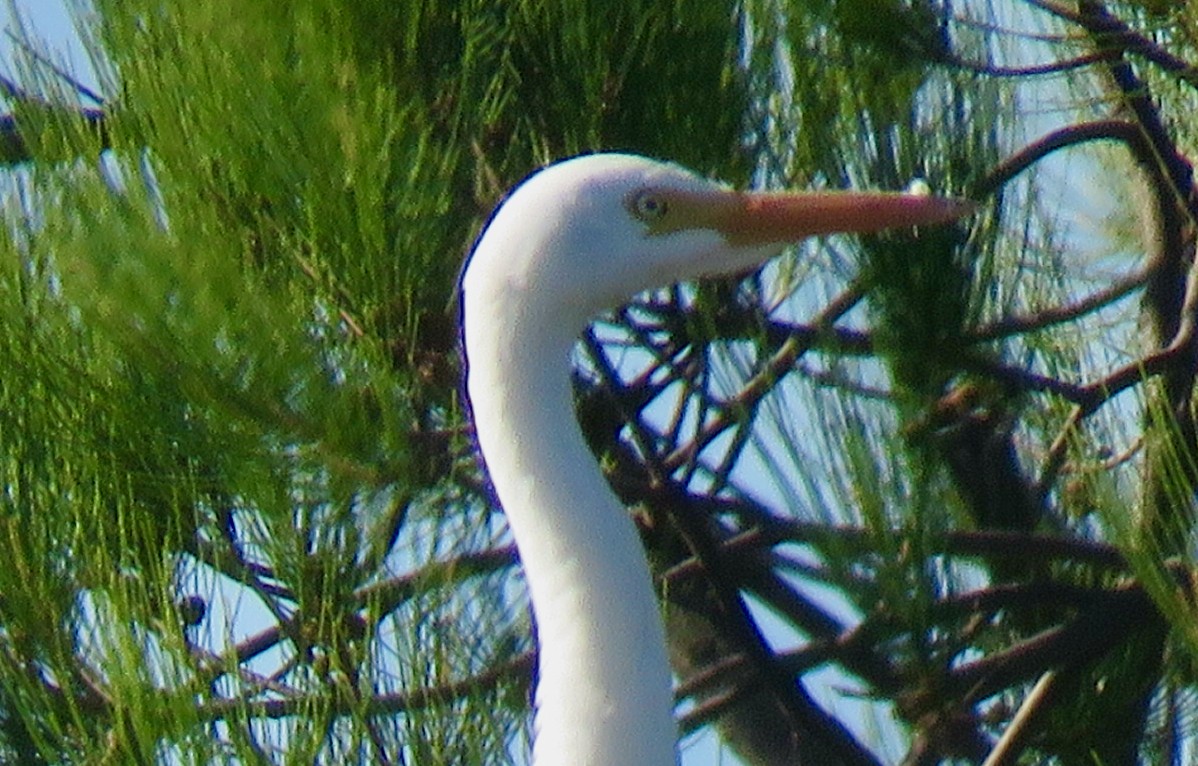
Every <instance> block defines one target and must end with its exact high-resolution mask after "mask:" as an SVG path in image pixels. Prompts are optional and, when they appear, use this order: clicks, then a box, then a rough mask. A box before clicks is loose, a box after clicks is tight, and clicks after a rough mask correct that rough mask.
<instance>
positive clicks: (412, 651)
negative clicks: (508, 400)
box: [0, 0, 749, 764]
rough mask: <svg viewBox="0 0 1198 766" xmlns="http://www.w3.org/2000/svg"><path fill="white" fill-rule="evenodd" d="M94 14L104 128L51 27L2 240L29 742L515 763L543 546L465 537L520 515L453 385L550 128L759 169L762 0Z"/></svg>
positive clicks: (107, 8)
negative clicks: (750, 13) (463, 324)
mask: <svg viewBox="0 0 1198 766" xmlns="http://www.w3.org/2000/svg"><path fill="white" fill-rule="evenodd" d="M79 18H80V21H81V23H82V24H83V25H84V27H85V31H86V32H87V36H88V39H90V40H91V41H92V43H91V44H92V45H93V50H92V51H91V53H92V55H93V57H94V59H95V61H96V62H97V64H98V66H99V68H100V71H101V73H102V75H101V79H102V81H103V82H102V91H103V93H104V94H105V96H106V97H107V98H108V102H107V103H105V104H103V105H102V128H100V129H97V128H96V124H97V123H93V122H89V121H87V120H80V119H78V117H77V115H76V114H75V113H74V112H73V110H72V109H70V108H69V107H67V106H66V105H69V104H70V103H71V102H72V96H71V94H70V92H69V88H67V87H66V86H65V85H64V84H63V83H62V82H61V80H59V79H58V78H57V77H56V76H55V75H53V73H47V71H46V67H45V63H44V60H43V59H42V58H40V54H38V53H36V51H35V48H33V47H30V48H29V49H28V51H27V53H28V54H29V55H28V57H27V59H26V60H25V61H24V62H23V64H22V66H21V70H22V73H23V75H24V77H23V84H24V85H25V86H26V87H29V88H31V94H32V96H33V97H31V98H29V99H24V100H20V101H19V102H18V104H17V109H16V114H15V117H16V119H17V121H18V123H19V124H20V126H21V130H22V133H21V139H22V141H21V142H20V143H19V144H14V146H13V147H10V149H12V151H13V152H14V153H13V154H10V155H7V156H10V157H24V156H28V157H30V158H32V160H33V164H32V165H31V166H29V167H27V168H25V169H23V170H21V171H19V173H18V174H17V175H16V176H15V177H14V181H13V183H14V184H15V187H14V188H16V189H17V190H18V191H19V192H20V194H21V195H22V198H23V199H24V200H25V201H26V204H25V206H24V207H18V206H17V205H15V204H14V205H13V206H12V207H11V209H10V211H9V215H8V217H7V219H6V222H7V225H8V236H6V237H4V238H2V239H0V295H2V296H3V300H0V365H2V366H3V369H4V370H5V374H4V375H3V376H0V476H3V486H4V488H5V489H4V492H3V496H2V497H0V530H2V533H0V556H3V557H4V559H6V561H7V562H8V565H7V566H5V567H0V570H2V571H0V588H2V592H3V593H4V597H3V599H2V600H0V624H2V625H3V637H2V639H0V643H2V644H3V646H4V650H3V652H0V656H2V658H3V659H0V689H3V695H2V697H0V714H2V715H3V716H4V732H5V734H4V745H3V747H4V748H6V749H4V751H3V752H4V753H7V755H6V756H5V757H6V758H7V757H8V755H11V756H12V757H13V758H15V759H18V760H21V762H31V763H32V762H46V763H70V762H97V763H99V762H110V763H116V762H148V761H153V760H158V759H161V758H168V759H178V760H180V762H185V763H207V762H217V761H221V762H229V761H232V762H287V763H313V762H327V763H342V762H354V761H360V760H374V759H375V758H376V757H382V756H381V755H379V754H381V753H390V755H389V756H388V757H391V758H395V757H402V758H404V759H407V760H406V762H410V763H428V764H434V763H436V764H440V763H488V762H492V763H493V762H500V761H503V760H506V758H507V753H508V752H509V748H511V747H518V745H516V744H513V740H514V738H515V735H516V732H517V731H518V727H519V726H520V725H521V724H522V722H523V721H524V720H525V713H526V700H527V664H526V662H524V661H521V660H520V659H519V655H520V653H522V652H524V651H525V650H526V649H527V646H528V637H527V626H526V625H525V624H524V622H523V620H522V619H521V618H520V616H519V614H518V613H516V614H513V611H512V609H511V608H510V595H511V594H510V592H509V590H508V586H507V585H506V584H505V582H506V578H505V576H504V575H506V574H507V572H508V567H510V566H511V563H512V558H511V556H510V555H505V556H499V557H492V558H487V557H486V556H485V555H484V557H483V558H482V559H481V560H480V563H479V564H478V565H477V566H465V565H462V566H438V565H436V564H434V563H433V562H435V561H437V560H445V561H450V562H453V561H462V558H461V557H462V556H466V557H469V556H470V555H472V552H476V551H481V550H483V549H485V548H488V547H490V546H493V545H495V544H497V543H499V542H501V539H500V538H499V535H500V534H501V532H502V528H501V527H499V526H498V525H496V524H494V523H493V522H492V521H491V513H492V511H491V509H489V508H488V507H487V506H486V505H485V502H484V501H485V498H482V497H480V496H479V494H478V493H477V491H476V487H477V485H478V479H477V476H476V466H475V463H474V458H473V456H472V454H471V453H470V452H469V450H468V443H467V440H466V438H465V435H464V432H463V429H462V417H461V412H460V408H459V404H458V401H457V400H458V393H457V392H458V377H459V375H460V371H459V370H458V362H457V351H456V330H455V323H456V318H455V317H454V301H455V297H454V293H455V289H456V288H455V283H456V278H457V274H458V271H459V268H460V264H461V261H462V258H463V255H464V253H465V252H466V251H467V249H468V248H469V246H470V244H471V242H472V240H473V238H474V236H475V235H476V233H477V231H478V229H479V227H480V224H481V221H482V220H484V218H485V216H486V214H487V213H488V212H489V210H490V208H491V207H492V205H493V204H494V203H495V202H496V201H497V200H498V199H499V196H500V194H501V193H502V191H503V190H504V189H505V188H507V186H508V185H510V184H511V183H513V182H515V181H516V180H518V179H519V178H520V177H522V176H523V175H525V174H526V173H528V172H529V171H530V170H532V169H533V168H534V167H535V166H537V165H538V164H541V163H543V162H545V161H548V160H549V159H551V158H555V157H558V156H561V155H564V154H567V153H573V152H579V151H586V150H595V149H603V148H610V149H629V150H635V151H639V152H643V153H648V154H656V155H660V156H668V157H670V158H672V159H677V160H680V161H683V162H686V163H689V164H691V165H693V166H696V167H698V168H702V169H705V170H710V171H717V172H720V173H722V174H724V175H726V176H729V177H733V178H736V177H740V178H744V177H745V176H747V173H748V167H749V163H748V161H747V155H745V154H743V153H741V152H740V151H739V150H738V141H739V139H740V136H741V131H742V127H743V120H744V114H745V112H746V99H747V95H746V89H745V87H744V84H743V79H742V78H741V76H740V75H739V73H738V71H737V70H736V68H735V66H734V65H733V61H734V55H735V51H736V41H737V34H736V32H737V30H736V27H735V24H734V22H733V16H732V4H731V3H703V4H697V5H696V4H689V3H671V4H667V5H665V6H663V5H662V4H660V3H655V2H649V1H648V0H643V1H642V2H637V3H624V4H615V5H613V4H607V3H587V2H572V3H564V4H561V5H560V6H556V5H555V6H552V7H545V6H544V5H543V4H541V3H532V2H527V3H526V2H510V3H474V2H453V3H446V2H442V3H435V2H414V3H394V2H382V1H381V0H376V1H374V2H356V3H344V2H339V1H338V2H333V1H332V0H303V1H302V2H296V3H288V4H286V5H282V6H281V5H279V4H278V3H275V2H268V1H267V0H254V1H252V2H232V1H231V0H229V1H227V2H210V3H190V2H177V3H173V2H172V3H166V4H164V3H161V2H157V0H154V1H153V2H150V1H148V0H147V1H146V2H140V1H137V0H135V1H134V2H126V1H124V0H121V1H120V2H107V1H105V0H100V2H97V3H95V14H94V15H91V14H88V13H85V12H84V11H83V10H82V9H81V10H80V15H79ZM43 96H44V99H43ZM56 105H62V106H61V107H59V106H56ZM699 136H701V137H702V140H696V138H697V137H699ZM101 148H103V150H104V154H103V157H102V158H99V159H100V162H99V165H98V166H97V164H96V161H97V159H98V156H97V155H98V152H99V151H100V149H101ZM197 609H198V612H197ZM230 631H235V632H236V635H227V634H228V633H229V632H230ZM247 632H248V633H249V634H251V635H247ZM505 663H508V664H510V663H515V664H513V665H512V667H513V668H515V670H512V671H509V672H508V673H506V674H500V675H496V676H495V677H494V678H493V679H492V680H491V681H489V682H480V684H479V686H478V688H474V686H472V685H470V684H467V686H466V687H463V688H461V689H459V687H456V686H454V684H457V683H459V682H461V683H466V681H465V680H466V679H470V678H475V677H477V676H478V674H480V673H484V672H486V671H488V670H490V669H492V668H494V667H496V666H503V665H505ZM521 668H523V670H522V671H521V670H520V669H521ZM270 705H275V706H276V707H278V706H281V708H282V710H281V711H280V712H270ZM218 720H220V721H223V722H224V723H223V724H221V725H220V726H219V727H217V726H216V724H215V722H216V721H218ZM35 750H36V753H37V754H35ZM401 753H402V754H404V755H402V756H400V755H399V754H401Z"/></svg>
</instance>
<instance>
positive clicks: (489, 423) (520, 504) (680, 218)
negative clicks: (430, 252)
mask: <svg viewBox="0 0 1198 766" xmlns="http://www.w3.org/2000/svg"><path fill="white" fill-rule="evenodd" d="M968 209H969V208H968V206H967V205H966V204H965V203H962V202H959V201H954V200H948V199H943V198H937V197H931V196H927V195H912V194H886V193H851V192H808V193H748V192H736V191H732V190H730V189H728V188H727V187H725V186H723V185H721V184H717V183H715V182H712V181H709V180H706V179H703V178H701V177H699V176H697V175H695V174H693V173H690V172H688V171H686V170H684V169H683V168H680V167H678V166H676V165H671V164H666V163H661V162H656V161H653V160H649V159H646V158H644V157H638V156H633V155H626V154H593V155H587V156H583V157H577V158H574V159H571V160H566V161H564V162H560V163H558V164H555V165H550V166H549V167H547V168H545V169H543V170H541V171H540V172H538V173H535V174H534V175H532V176H531V177H530V178H529V179H528V180H526V181H525V182H524V183H523V184H521V185H520V186H519V187H517V188H516V189H515V191H513V192H512V194H511V195H510V196H509V197H508V198H507V200H506V201H504V202H503V203H502V204H501V206H500V207H499V209H498V210H497V211H496V213H495V215H494V217H493V218H492V219H491V221H490V223H489V224H488V225H487V227H486V229H485V231H484V232H483V234H482V236H481V237H480V238H479V240H478V243H477V245H476V246H475V249H474V252H473V254H472V255H471V258H470V262H469V264H468V266H467V269H466V272H465V274H464V276H463V280H462V321H463V336H464V341H465V348H466V360H467V364H468V374H467V391H468V394H469V397H470V402H471V406H472V409H473V414H474V423H475V429H476V432H477V437H478V444H479V447H480V448H481V450H482V454H483V458H484V460H485V462H486V465H487V468H488V470H489V472H490V476H491V481H492V483H493V484H494V487H495V491H496V492H497V493H498V496H499V500H500V502H501V503H502V504H503V508H504V511H505V513H506V514H507V517H508V521H509V523H510V525H511V529H512V534H513V536H514V537H515V540H516V545H517V548H518V549H519V553H520V559H521V563H522V565H523V567H524V574H525V579H526V581H527V583H528V589H529V594H530V597H531V600H532V606H533V611H534V614H535V615H536V618H537V626H538V634H539V640H540V660H539V663H540V665H539V671H540V672H539V676H540V681H539V684H538V686H537V690H536V718H535V731H536V736H535V741H534V745H533V761H534V763H535V764H536V766H670V765H671V764H675V763H677V754H676V750H675V740H676V738H677V730H676V727H675V724H674V719H673V714H672V711H673V700H672V697H671V678H670V666H669V663H668V661H667V658H666V648H665V636H664V632H663V629H662V624H661V621H660V618H659V615H658V612H657V602H656V599H655V597H654V593H653V587H652V582H651V578H650V573H649V568H648V565H647V562H646V558H645V553H644V551H643V550H642V548H641V545H640V540H639V538H638V537H637V533H636V529H635V526H634V524H633V522H632V520H631V518H630V517H629V516H628V515H627V514H626V513H625V512H624V510H623V509H622V508H621V506H620V504H619V501H618V500H617V499H616V497H615V495H614V494H613V493H612V492H611V490H610V489H609V488H608V487H607V485H606V483H605V481H604V479H603V476H602V474H601V473H600V471H599V468H598V466H597V465H596V464H595V462H594V458H593V456H592V455H591V454H590V452H589V450H588V449H587V446H586V443H585V442H584V440H583V437H582V434H581V432H580V430H579V428H578V426H577V424H576V422H575V420H574V409H573V403H572V395H571V384H570V375H569V362H570V353H571V349H572V347H573V345H574V343H575V341H576V339H577V338H578V336H579V335H580V334H581V333H582V332H583V330H584V329H585V328H586V325H587V323H588V322H589V321H590V320H591V319H592V318H594V316H595V315H596V314H598V313H600V312H602V311H603V310H605V309H610V308H613V307H615V306H618V305H619V304H620V303H622V302H625V301H627V300H628V299H629V298H631V297H632V296H633V295H634V294H636V293H638V292H640V291H643V290H646V289H650V288H654V287H661V286H665V285H668V284H671V283H674V282H678V281H682V280H688V279H694V278H696V277H700V276H704V275H714V274H721V273H730V272H736V271H740V270H743V269H746V268H749V267H753V266H756V265H759V264H761V263H763V262H765V261H766V260H768V259H769V258H770V257H772V256H773V255H775V254H776V253H778V252H779V251H780V250H782V249H783V247H785V246H786V245H787V244H789V243H792V242H795V241H798V240H801V239H803V238H805V237H809V236H814V235H820V234H829V233H833V232H845V231H858V232H866V231H869V232H872V231H878V230H881V229H885V228H890V227H896V226H913V225H920V224H934V223H940V222H944V221H948V220H950V219H953V218H956V217H957V216H959V215H962V214H963V213H965V212H966V211H967V210H968Z"/></svg>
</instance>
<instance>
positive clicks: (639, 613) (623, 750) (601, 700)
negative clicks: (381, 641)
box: [464, 301, 677, 766]
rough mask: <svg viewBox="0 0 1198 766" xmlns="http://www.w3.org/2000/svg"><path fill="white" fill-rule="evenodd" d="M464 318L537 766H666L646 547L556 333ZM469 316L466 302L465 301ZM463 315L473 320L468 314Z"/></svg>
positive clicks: (564, 335) (531, 324)
mask: <svg viewBox="0 0 1198 766" xmlns="http://www.w3.org/2000/svg"><path fill="white" fill-rule="evenodd" d="M519 303H520V302H519V301H494V302H492V306H493V307H495V308H496V310H495V311H491V312H488V311H486V310H481V311H478V312H477V314H478V315H476V316H469V315H468V316H465V317H464V323H465V342H466V355H467V360H468V364H469V374H468V378H467V388H468V391H469V395H470V401H471V407H472V409H473V412H474V422H475V428H476V432H477V438H478V442H479V446H480V448H481V449H482V454H483V457H484V459H485V460H486V463H487V468H488V470H489V473H490V476H491V481H492V483H493V484H494V487H495V491H496V493H497V494H498V496H499V499H500V501H501V502H502V504H503V507H504V511H505V513H506V514H507V518H508V521H509V524H510V526H511V529H512V533H513V536H514V537H515V540H516V545H517V548H518V549H519V552H520V559H521V562H522V564H523V567H524V575H525V579H526V581H527V583H528V590H529V594H530V598H531V600H532V607H533V612H534V614H535V615H536V620H537V632H538V637H539V643H540V659H539V683H538V686H537V692H536V703H537V712H536V741H535V744H534V747H533V762H534V764H535V765H536V766H670V765H672V764H675V763H676V755H675V748H674V743H675V739H676V736H677V731H676V727H675V723H674V720H673V715H672V709H673V701H672V696H671V692H670V669H669V663H668V659H667V656H666V650H665V636H664V632H663V629H662V624H661V619H660V616H659V614H658V610H657V603H656V599H655V596H654V593H653V588H652V580H651V577H650V573H649V568H648V564H647V562H646V559H645V553H644V549H643V548H642V545H641V541H640V539H639V537H638V536H637V533H636V528H635V525H634V524H633V523H632V520H631V518H630V517H629V516H628V514H627V513H626V511H625V510H624V509H623V508H622V507H621V505H620V503H619V501H618V500H617V499H616V498H615V496H614V495H613V494H612V492H611V490H610V489H609V488H608V486H607V484H606V482H605V481H604V479H603V476H602V474H601V473H600V471H599V468H598V466H597V465H596V463H595V458H594V456H593V455H592V454H591V453H590V450H589V449H588V448H587V446H586V443H585V441H584V440H583V436H582V433H581V430H580V428H579V426H578V424H577V421H576V420H575V414H574V407H573V398H572V392H571V385H570V377H569V359H570V352H571V349H572V346H573V342H574V339H575V335H574V334H573V333H571V332H567V330H568V329H569V328H566V327H563V326H562V324H561V323H560V322H558V323H554V322H544V321H534V320H533V318H531V317H529V316H527V315H523V316H503V315H502V314H503V311H504V309H505V308H506V307H507V306H511V305H514V304H517V305H518V304H519ZM468 306H469V302H468ZM468 310H469V309H468Z"/></svg>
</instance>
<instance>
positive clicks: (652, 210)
mask: <svg viewBox="0 0 1198 766" xmlns="http://www.w3.org/2000/svg"><path fill="white" fill-rule="evenodd" d="M628 209H629V210H630V211H631V212H632V214H633V215H635V216H636V217H637V218H639V219H641V220H642V221H644V222H645V223H653V222H654V221H660V220H661V218H662V216H664V215H665V214H666V211H667V209H668V206H667V205H666V201H665V198H663V197H662V196H661V195H660V194H658V193H657V192H654V191H651V190H649V189H642V190H641V191H638V192H635V193H634V194H633V195H632V196H631V197H630V198H629V199H628Z"/></svg>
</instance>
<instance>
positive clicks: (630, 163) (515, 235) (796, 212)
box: [463, 154, 970, 334]
mask: <svg viewBox="0 0 1198 766" xmlns="http://www.w3.org/2000/svg"><path fill="white" fill-rule="evenodd" d="M969 209H970V207H969V205H968V203H964V202H961V201H958V200H951V199H945V198H938V197H931V196H927V195H916V194H895V193H870V192H864V193H863V192H738V191H734V190H732V189H730V188H728V187H727V186H725V185H723V184H720V183H717V182H715V181H711V180H708V179H705V178H703V177H701V176H698V175H696V174H694V173H692V172H690V171H688V170H686V169H684V168H681V167H679V166H677V165H673V164H669V163H663V162H658V161H655V160H651V159H647V158H645V157H639V156H635V155H627V154H591V155H584V156H581V157H575V158H573V159H570V160H566V161H563V162H559V163H556V164H554V165H550V166H548V167H546V168H544V169H542V170H540V171H538V172H537V173H534V174H533V175H532V176H530V177H529V178H528V179H527V180H526V181H525V182H524V183H522V184H521V185H520V186H518V187H516V189H515V190H514V191H513V192H512V193H511V194H510V195H509V196H508V198H507V199H506V200H505V201H504V202H503V203H502V204H501V205H500V207H499V208H498V209H497V210H496V212H495V214H494V215H493V217H492V219H491V221H490V223H489V224H488V225H487V227H486V229H485V230H484V231H483V234H482V236H481V237H480V238H479V241H478V243H477V245H476V247H475V251H474V253H473V254H472V256H471V260H470V263H469V264H468V267H467V270H466V273H465V276H464V279H463V290H464V292H465V293H466V295H468V296H469V295H471V294H478V293H482V292H486V291H498V293H496V292H491V295H492V296H493V297H496V298H498V299H499V300H500V301H501V302H510V303H511V304H512V305H513V307H519V310H521V311H531V310H533V309H534V308H535V309H538V310H537V311H536V313H537V314H538V316H537V319H538V321H555V322H560V323H564V324H565V325H567V326H568V329H569V330H570V332H571V333H573V334H577V333H578V332H579V331H581V330H582V328H583V326H585V324H586V322H587V321H589V320H590V319H591V318H592V317H593V316H594V315H595V314H597V313H599V312H601V311H603V310H605V309H609V308H612V307H614V306H617V305H619V304H620V303H623V302H625V301H627V300H628V299H629V298H631V297H632V296H633V295H635V294H636V293H638V292H641V291H644V290H648V289H651V288H655V287H663V286H666V285H669V284H672V283H675V282H680V281H686V280H691V279H696V278H699V277H703V276H714V275H719V274H729V273H735V272H739V271H743V270H745V269H748V268H751V267H754V266H758V265H760V264H762V263H764V262H765V261H767V260H769V259H770V258H771V257H773V256H774V255H776V254H778V253H779V252H780V251H781V250H782V249H783V248H784V247H786V246H787V245H789V244H792V243H794V242H797V241H799V240H802V239H804V238H807V237H811V236H817V235H823V234H832V233H837V232H875V231H880V230H882V229H887V228H893V227H902V226H914V225H923V224H934V223H942V222H945V221H948V220H951V219H953V218H956V217H958V216H960V215H962V214H964V213H966V212H968V210H969Z"/></svg>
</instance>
